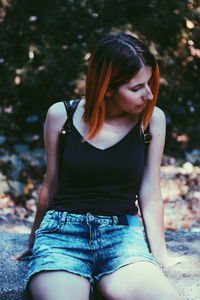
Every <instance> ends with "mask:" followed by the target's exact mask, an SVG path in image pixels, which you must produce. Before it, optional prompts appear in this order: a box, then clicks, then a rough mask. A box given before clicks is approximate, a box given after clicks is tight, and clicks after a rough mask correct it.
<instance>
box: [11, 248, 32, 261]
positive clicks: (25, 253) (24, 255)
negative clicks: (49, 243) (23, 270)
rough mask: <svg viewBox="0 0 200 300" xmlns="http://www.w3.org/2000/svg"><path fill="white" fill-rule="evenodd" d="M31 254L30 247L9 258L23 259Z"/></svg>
mask: <svg viewBox="0 0 200 300" xmlns="http://www.w3.org/2000/svg"><path fill="white" fill-rule="evenodd" d="M31 255H32V248H28V249H26V250H25V251H24V252H22V253H20V254H17V255H15V256H12V257H11V258H10V259H11V260H25V259H27V258H28V257H29V256H31Z"/></svg>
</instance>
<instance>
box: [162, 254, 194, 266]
mask: <svg viewBox="0 0 200 300" xmlns="http://www.w3.org/2000/svg"><path fill="white" fill-rule="evenodd" d="M186 261H188V260H187V258H186V257H184V256H169V255H168V256H167V257H165V259H163V261H162V262H159V264H160V267H161V268H169V267H173V266H175V265H177V264H180V263H182V262H186Z"/></svg>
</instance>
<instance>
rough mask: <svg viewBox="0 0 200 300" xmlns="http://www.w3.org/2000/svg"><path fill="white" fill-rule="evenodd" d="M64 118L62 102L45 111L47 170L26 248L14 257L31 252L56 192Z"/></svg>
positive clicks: (64, 112)
mask: <svg viewBox="0 0 200 300" xmlns="http://www.w3.org/2000/svg"><path fill="white" fill-rule="evenodd" d="M66 118H67V116H66V111H65V108H64V104H63V103H62V102H58V103H55V104H53V105H52V106H51V107H50V108H49V110H48V112H47V116H46V120H45V125H44V144H45V152H46V158H47V171H46V175H45V179H44V182H43V184H42V186H41V188H40V192H39V199H38V203H37V211H36V216H35V220H34V222H33V226H32V230H31V234H30V236H29V240H28V249H27V250H26V251H25V252H24V253H23V254H21V255H19V256H16V257H15V259H20V258H22V257H24V256H27V255H29V253H30V252H31V248H32V247H33V245H34V241H35V231H36V230H37V228H38V227H39V226H40V223H41V221H42V219H43V217H44V214H45V212H46V209H47V207H48V205H49V203H50V201H51V200H52V198H53V195H54V193H55V192H56V189H57V184H58V161H57V157H58V153H57V152H58V142H59V133H60V131H61V129H62V126H63V124H64V123H65V121H66Z"/></svg>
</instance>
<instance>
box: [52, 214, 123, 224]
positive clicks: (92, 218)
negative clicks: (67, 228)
mask: <svg viewBox="0 0 200 300" xmlns="http://www.w3.org/2000/svg"><path fill="white" fill-rule="evenodd" d="M46 214H47V215H52V216H54V217H55V218H56V219H57V218H58V219H59V223H60V224H61V225H62V224H65V223H67V222H80V223H85V224H92V223H93V224H105V225H116V224H118V223H119V218H118V217H117V216H103V215H95V214H92V213H86V214H75V213H70V212H67V211H64V212H62V211H55V210H48V211H47V213H46Z"/></svg>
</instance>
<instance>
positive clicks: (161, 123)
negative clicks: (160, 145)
mask: <svg viewBox="0 0 200 300" xmlns="http://www.w3.org/2000/svg"><path fill="white" fill-rule="evenodd" d="M165 127H166V118H165V114H164V112H163V111H162V109H160V108H159V107H157V106H156V107H155V108H154V111H153V115H152V117H151V121H150V130H151V132H152V133H154V132H158V131H163V132H165Z"/></svg>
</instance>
